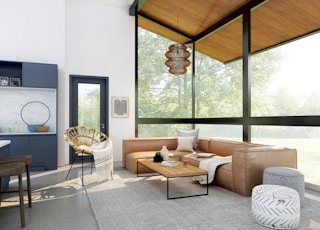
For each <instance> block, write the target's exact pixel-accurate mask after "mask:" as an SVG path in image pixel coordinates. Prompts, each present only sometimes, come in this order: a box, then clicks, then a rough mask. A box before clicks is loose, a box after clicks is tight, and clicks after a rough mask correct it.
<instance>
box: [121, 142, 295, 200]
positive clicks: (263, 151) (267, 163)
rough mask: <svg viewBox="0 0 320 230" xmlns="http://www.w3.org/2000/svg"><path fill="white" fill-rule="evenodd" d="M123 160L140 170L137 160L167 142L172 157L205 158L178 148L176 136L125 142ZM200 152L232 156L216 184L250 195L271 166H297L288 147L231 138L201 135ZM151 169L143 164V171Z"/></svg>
mask: <svg viewBox="0 0 320 230" xmlns="http://www.w3.org/2000/svg"><path fill="white" fill-rule="evenodd" d="M122 145H123V146H122V147H123V148H122V149H123V155H122V163H123V166H124V167H126V168H127V169H128V170H129V171H130V172H132V173H137V159H139V158H153V156H154V154H155V152H156V151H160V149H161V147H162V146H163V145H166V146H167V148H168V149H169V152H170V153H172V155H173V156H172V157H171V159H176V160H183V159H186V160H188V163H189V164H192V165H195V166H199V162H200V161H201V160H203V159H204V158H197V157H196V154H194V153H191V152H181V151H176V148H177V145H178V139H177V138H176V137H160V138H132V139H124V140H123V141H122ZM195 152H197V153H200V152H204V153H215V154H217V155H218V156H232V163H227V164H224V165H221V166H219V167H218V168H217V170H216V173H215V179H214V182H213V183H214V184H216V185H219V186H221V187H223V188H226V189H228V190H230V191H233V192H236V193H239V194H240V195H243V196H250V195H251V192H252V188H253V187H254V186H256V185H259V184H262V177H263V170H264V169H265V168H267V167H271V166H282V167H291V168H297V151H296V149H290V148H285V147H276V146H267V145H261V144H254V143H247V142H236V141H229V140H219V139H207V138H199V143H198V149H197V150H196V151H195ZM143 172H150V170H149V169H147V168H143V167H142V166H141V167H140V166H139V173H143Z"/></svg>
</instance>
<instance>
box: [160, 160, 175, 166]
mask: <svg viewBox="0 0 320 230" xmlns="http://www.w3.org/2000/svg"><path fill="white" fill-rule="evenodd" d="M161 164H162V165H164V166H169V167H176V166H178V165H179V163H178V162H177V161H162V162H161Z"/></svg>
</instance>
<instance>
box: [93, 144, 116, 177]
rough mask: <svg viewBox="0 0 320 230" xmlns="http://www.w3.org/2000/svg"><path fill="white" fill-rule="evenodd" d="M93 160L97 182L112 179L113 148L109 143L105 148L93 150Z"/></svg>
mask: <svg viewBox="0 0 320 230" xmlns="http://www.w3.org/2000/svg"><path fill="white" fill-rule="evenodd" d="M93 158H94V163H95V166H96V172H97V181H98V182H102V181H105V180H110V179H112V174H113V147H112V142H111V141H109V142H108V144H107V145H106V147H105V148H103V149H94V150H93Z"/></svg>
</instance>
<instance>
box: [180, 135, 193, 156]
mask: <svg viewBox="0 0 320 230" xmlns="http://www.w3.org/2000/svg"><path fill="white" fill-rule="evenodd" d="M193 141H194V136H193V137H178V146H177V151H188V152H193Z"/></svg>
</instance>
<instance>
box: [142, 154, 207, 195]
mask: <svg viewBox="0 0 320 230" xmlns="http://www.w3.org/2000/svg"><path fill="white" fill-rule="evenodd" d="M178 163H179V165H178V166H175V167H170V166H164V165H162V164H161V163H159V162H153V159H138V160H137V177H139V164H141V165H143V166H145V167H147V168H149V169H151V170H152V171H154V172H156V173H159V174H160V175H162V176H164V177H166V178H167V199H168V200H169V199H177V198H185V197H194V196H203V195H208V194H209V185H208V171H206V170H203V169H200V168H198V167H195V166H193V165H189V164H188V165H186V166H183V163H182V162H180V161H178ZM201 175H206V176H207V191H206V193H202V194H195V195H187V196H178V197H170V196H169V193H170V187H169V181H170V179H171V178H178V177H193V176H201Z"/></svg>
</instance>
